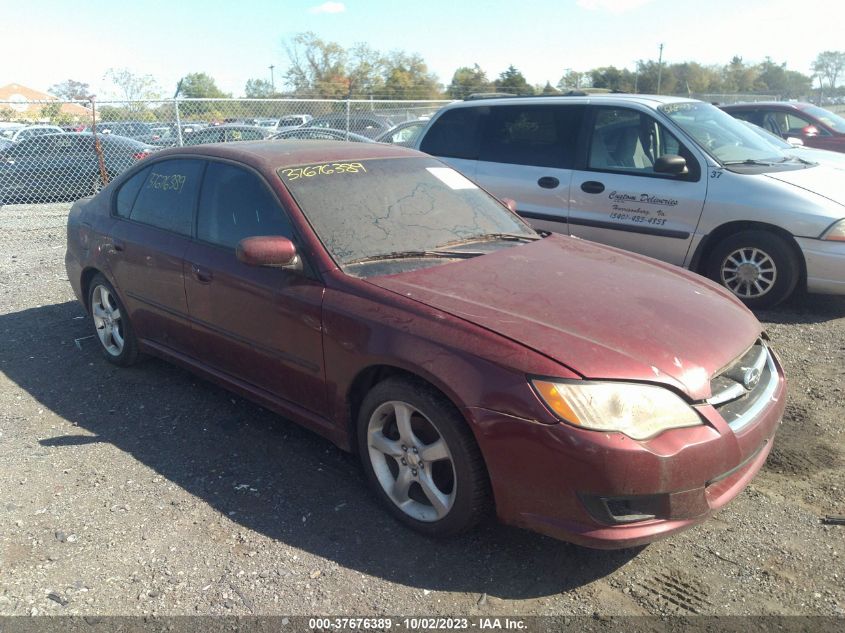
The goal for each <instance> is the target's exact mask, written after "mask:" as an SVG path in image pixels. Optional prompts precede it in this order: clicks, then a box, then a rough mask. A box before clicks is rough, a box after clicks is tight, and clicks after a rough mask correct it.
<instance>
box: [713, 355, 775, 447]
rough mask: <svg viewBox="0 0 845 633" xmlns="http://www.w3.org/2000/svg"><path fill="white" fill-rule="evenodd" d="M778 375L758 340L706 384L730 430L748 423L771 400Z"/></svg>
mask: <svg viewBox="0 0 845 633" xmlns="http://www.w3.org/2000/svg"><path fill="white" fill-rule="evenodd" d="M777 383H778V373H777V369H776V368H775V363H774V360H773V359H772V353H771V351H770V350H769V348H768V347H767V346H766V344H765V342H763V341H762V340H758V341H757V342H756V343H755V344H754V345H752V346H751V349H749V350H748V351H747V352H746V353H745V354H743V355H742V356H740V357H739V358H738V359H736V360H735V361H734V362H733V363H731V364H730V365H728V366H727V367H726V368H725V369H723V370H722V371H721V372H719V373H718V374H717V375H716V376H714V377H713V379H712V380H711V381H710V393H711V396H710V398H708V399H707V402H708V403H709V404H711V405H713V406H714V407H715V408H716V410H717V411H719V413H720V414H721V415H722V417H723V418H724V419H725V421H726V422H727V423H728V424H729V425H730V426H731V428H732V429H733V430H734V431H739V430H740V429H742V428H743V427H745V426H746V425H747V424H749V423H750V422H752V421H753V420H754V419H755V418H756V417H757V415H758V414H759V413H760V411H761V410H762V409H763V407H765V406H766V404H768V402H769V401H770V400H771V398H772V395H773V394H774V392H775V389H776V388H777Z"/></svg>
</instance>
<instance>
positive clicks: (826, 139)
mask: <svg viewBox="0 0 845 633" xmlns="http://www.w3.org/2000/svg"><path fill="white" fill-rule="evenodd" d="M720 107H721V108H722V110H724V111H725V112H727V113H728V114H730V115H731V116H733V117H735V118H737V119H742V120H743V121H749V122H750V123H754V124H755V125H758V126H760V127H762V128H763V129H765V130H768V131H769V132H771V133H773V134H777V135H778V136H782V137H783V138H785V139H789V138H796V139H799V140H800V141H801V143H802V144H803V145H806V146H807V147H815V148H818V149H826V150H830V151H832V152H845V118H843V117H841V116H840V115H838V114H836V113H835V112H831V111H830V110H825V109H824V108H820V107H818V106H815V105H813V104H812V103H800V102H795V101H763V102H759V103H737V104H731V105H724V106H720Z"/></svg>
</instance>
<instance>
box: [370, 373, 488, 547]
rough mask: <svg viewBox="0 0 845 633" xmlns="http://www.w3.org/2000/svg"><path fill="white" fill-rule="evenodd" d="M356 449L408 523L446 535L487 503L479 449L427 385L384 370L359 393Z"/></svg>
mask: <svg viewBox="0 0 845 633" xmlns="http://www.w3.org/2000/svg"><path fill="white" fill-rule="evenodd" d="M358 449H359V453H360V456H361V461H362V463H363V466H364V470H365V472H366V475H367V479H368V480H369V482H370V485H371V487H372V488H373V490H374V491H375V492H376V494H377V495H378V496H379V498H380V499H381V500H382V501H383V502H384V504H385V505H386V506H387V508H388V509H389V510H390V512H392V513H393V515H394V516H396V517H397V518H398V519H399V520H400V521H402V522H404V523H406V524H407V525H410V526H411V527H413V528H414V529H416V530H418V531H420V532H424V533H426V534H429V535H432V536H448V535H452V534H457V533H460V532H464V531H466V530H469V529H471V528H472V527H474V526H475V525H476V524H477V523H478V522H479V521H480V520H481V519H482V518H483V517H484V516H485V515H486V514H487V513H488V512H489V510H490V508H491V506H492V500H491V494H490V484H489V481H488V478H487V470H486V467H485V465H484V460H483V459H482V457H481V451H480V450H479V448H478V445H477V444H476V443H475V438H474V437H473V436H472V433H471V432H470V430H469V428H468V427H467V425H466V422H464V420H463V418H462V417H461V416H460V414H459V413H458V412H457V410H456V409H455V407H454V406H453V405H452V403H451V402H449V401H448V400H447V399H446V398H445V397H444V396H443V395H442V394H440V393H438V392H437V391H435V390H434V389H432V388H431V387H429V386H428V385H426V384H424V383H420V382H417V381H413V380H409V379H404V378H390V379H388V380H385V381H384V382H381V383H379V384H377V385H376V386H375V387H373V389H372V390H371V391H370V393H368V394H367V396H366V398H365V399H364V402H363V404H362V406H361V411H360V414H359V416H358Z"/></svg>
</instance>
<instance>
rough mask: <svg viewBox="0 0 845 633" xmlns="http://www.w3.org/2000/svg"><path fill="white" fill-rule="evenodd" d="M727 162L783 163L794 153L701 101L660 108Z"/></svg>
mask: <svg viewBox="0 0 845 633" xmlns="http://www.w3.org/2000/svg"><path fill="white" fill-rule="evenodd" d="M658 109H659V110H660V111H661V112H663V113H664V114H666V115H668V116H669V118H671V119H672V120H673V121H674V122H675V123H676V124H677V125H678V127H680V128H681V129H682V130H684V131H685V132H686V133H687V134H689V135H690V136H691V137H693V138H694V139H695V140H696V141H697V142H698V144H699V145H700V146H701V147H702V148H703V149H704V150H705V151H706V152H707V153H709V154H710V155H711V156H713V158H715V159H716V160H718V161H719V162H720V163H722V164H723V165H736V164H740V163H750V164H754V163H780V162H783V161H785V160H789V159H790V158H791V156H790V155H789V154H787V153H785V152H784V151H783V150H781V149H780V148H778V147H775V146H774V145H773V144H772V143H770V142H769V141H767V140H766V139H764V138H762V137H760V136H759V135H758V134H756V133H754V132H753V131H752V130H749V129H748V128H747V127H746V126H745V125H743V124H742V122H741V121H739V120H738V119H735V118H734V117H732V116H731V115H730V114H728V113H726V112H723V111H722V110H720V109H719V108H717V107H715V106H712V105H710V104H709V103H702V102H700V101H681V102H678V103H666V104H663V105H661V106H660V107H659V108H658Z"/></svg>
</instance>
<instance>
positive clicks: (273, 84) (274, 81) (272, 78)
mask: <svg viewBox="0 0 845 633" xmlns="http://www.w3.org/2000/svg"><path fill="white" fill-rule="evenodd" d="M660 46H663V44H661V45H660ZM274 68H275V66H274V65H273V64H270V88H272V90H273V92H274V93H275V92H276V80H275V78H274V77H273V69H274Z"/></svg>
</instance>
